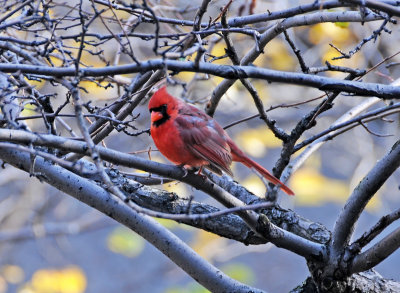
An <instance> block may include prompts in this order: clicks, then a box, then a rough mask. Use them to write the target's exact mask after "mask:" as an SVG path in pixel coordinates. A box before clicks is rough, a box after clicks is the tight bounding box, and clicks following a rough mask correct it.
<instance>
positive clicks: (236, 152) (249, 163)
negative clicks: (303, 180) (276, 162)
mask: <svg viewBox="0 0 400 293" xmlns="http://www.w3.org/2000/svg"><path fill="white" fill-rule="evenodd" d="M230 147H231V152H232V155H233V160H234V161H237V162H241V163H242V164H244V165H245V166H246V167H248V168H250V169H251V168H254V169H256V170H257V172H258V173H260V174H261V175H262V176H263V177H264V178H265V179H267V180H268V181H270V182H271V183H272V184H275V185H278V186H279V187H280V189H282V190H283V191H284V192H285V193H287V194H288V195H294V192H293V191H292V190H291V189H290V188H289V187H287V186H286V185H285V184H283V182H281V181H280V180H279V179H278V178H276V177H275V176H274V175H272V174H271V173H270V172H269V171H268V170H267V169H265V168H264V167H262V166H261V165H260V164H258V163H257V162H254V161H253V160H252V159H250V158H248V157H247V156H246V155H245V154H244V153H243V152H242V151H241V150H240V149H239V148H238V147H236V146H235V147H233V146H232V145H230Z"/></svg>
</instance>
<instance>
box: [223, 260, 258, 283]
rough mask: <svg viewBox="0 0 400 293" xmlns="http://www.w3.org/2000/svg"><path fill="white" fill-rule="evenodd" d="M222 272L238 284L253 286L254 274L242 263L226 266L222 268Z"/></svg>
mask: <svg viewBox="0 0 400 293" xmlns="http://www.w3.org/2000/svg"><path fill="white" fill-rule="evenodd" d="M222 271H223V272H224V273H225V274H227V275H228V276H230V277H232V278H233V279H235V280H238V281H239V282H243V283H246V284H253V283H254V281H255V274H254V272H253V270H252V269H251V268H250V267H249V266H247V265H245V264H242V263H231V264H228V265H226V266H224V267H223V268H222Z"/></svg>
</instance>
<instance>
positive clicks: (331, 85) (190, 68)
mask: <svg viewBox="0 0 400 293" xmlns="http://www.w3.org/2000/svg"><path fill="white" fill-rule="evenodd" d="M165 67H167V68H168V69H170V70H173V71H176V72H185V71H187V72H201V73H208V74H213V75H216V76H220V77H224V78H227V79H241V78H259V79H264V80H268V81H276V82H284V83H290V84H296V85H301V86H309V87H315V88H318V89H320V90H321V91H342V92H348V93H353V94H357V95H364V96H377V97H380V98H382V99H396V98H398V97H399V96H400V87H395V86H390V85H382V84H379V83H361V82H356V81H349V80H339V79H335V78H329V77H322V76H316V75H308V74H303V73H294V72H284V71H278V70H272V69H265V68H257V67H254V66H228V65H214V64H210V63H204V62H200V63H199V64H198V67H196V66H195V64H194V62H188V61H175V60H162V59H154V60H149V61H145V62H141V63H140V64H128V65H121V66H108V67H103V68H81V69H80V74H81V75H82V76H106V75H116V74H129V73H137V72H143V71H150V70H155V69H163V68H165ZM0 71H3V72H9V73H10V72H17V71H20V72H21V73H34V74H42V75H50V76H74V75H75V74H76V72H75V68H73V67H69V68H60V67H57V68H54V67H47V66H34V65H22V64H0Z"/></svg>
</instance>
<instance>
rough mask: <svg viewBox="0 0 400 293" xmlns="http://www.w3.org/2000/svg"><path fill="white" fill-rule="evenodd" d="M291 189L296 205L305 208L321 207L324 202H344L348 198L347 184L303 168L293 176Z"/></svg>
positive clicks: (311, 169)
mask: <svg viewBox="0 0 400 293" xmlns="http://www.w3.org/2000/svg"><path fill="white" fill-rule="evenodd" d="M290 183H291V188H292V189H293V190H294V191H295V192H296V197H295V200H296V203H298V204H299V205H306V206H317V205H322V204H323V203H325V202H338V203H342V202H344V201H345V200H346V199H347V198H348V196H349V187H348V184H347V183H345V182H344V181H341V180H337V179H332V178H328V177H325V176H323V175H321V174H320V173H319V172H318V171H317V170H316V169H313V168H309V167H305V168H302V169H300V170H298V171H297V172H295V173H294V174H293V177H292V179H291V181H290Z"/></svg>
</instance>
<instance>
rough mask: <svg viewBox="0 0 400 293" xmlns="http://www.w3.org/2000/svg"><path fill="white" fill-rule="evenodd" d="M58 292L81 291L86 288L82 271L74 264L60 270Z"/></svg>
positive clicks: (73, 292)
mask: <svg viewBox="0 0 400 293" xmlns="http://www.w3.org/2000/svg"><path fill="white" fill-rule="evenodd" d="M60 276H61V278H60V292H61V293H81V292H84V291H85V289H86V277H85V274H84V272H83V271H82V270H81V269H80V268H79V267H76V266H71V267H68V268H65V269H63V270H61V271H60Z"/></svg>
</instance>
